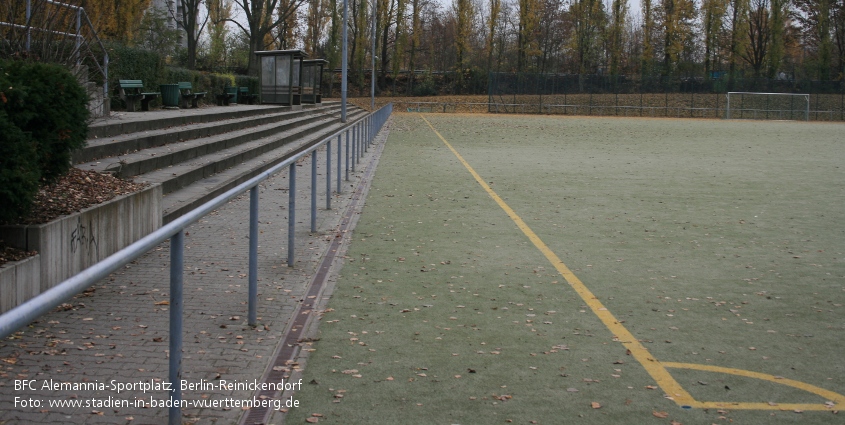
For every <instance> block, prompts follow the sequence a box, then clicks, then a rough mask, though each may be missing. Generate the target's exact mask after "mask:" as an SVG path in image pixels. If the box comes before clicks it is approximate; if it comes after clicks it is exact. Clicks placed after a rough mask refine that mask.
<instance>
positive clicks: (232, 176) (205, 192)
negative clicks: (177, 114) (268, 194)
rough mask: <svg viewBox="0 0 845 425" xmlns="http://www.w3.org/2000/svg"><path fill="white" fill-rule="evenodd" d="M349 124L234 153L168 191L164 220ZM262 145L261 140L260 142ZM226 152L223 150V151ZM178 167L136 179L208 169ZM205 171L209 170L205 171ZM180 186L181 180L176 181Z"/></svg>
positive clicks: (354, 112) (354, 115)
mask: <svg viewBox="0 0 845 425" xmlns="http://www.w3.org/2000/svg"><path fill="white" fill-rule="evenodd" d="M365 115H366V111H363V110H361V109H357V108H352V109H350V111H349V114H348V121H349V122H352V121H354V120H356V119H358V118H361V117H363V116H365ZM345 126H346V124H343V123H340V122H339V120H333V121H331V122H330V124H329V125H323V126H320V127H319V129H316V128H314V129H309V130H304V129H303V130H300V129H296V130H292V132H296V133H297V134H290V135H288V136H287V137H286V138H285V139H283V140H287V142H280V143H263V144H260V147H256V150H260V151H261V152H260V153H259V152H256V151H253V152H252V153H250V155H251V156H252V157H251V158H246V156H247V155H241V152H230V153H229V155H228V156H227V158H230V159H229V160H227V161H219V162H215V163H214V164H213V165H211V167H210V169H209V170H207V171H211V170H212V169H214V170H215V171H214V172H213V173H209V174H208V175H206V176H204V177H202V178H200V179H197V180H194V181H192V182H191V183H190V184H189V185H187V186H183V187H181V188H179V189H176V190H173V191H171V192H170V193H167V190H165V196H164V199H163V200H162V204H163V205H162V207H163V210H164V212H163V214H164V218H163V223H165V224H166V223H169V222H171V221H173V220H174V219H176V218H178V217H180V216H181V215H183V214H185V213H187V212H189V211H191V210H192V209H194V208H196V207H198V206H200V205H202V204H203V203H205V202H208V201H209V200H211V199H213V198H214V197H216V196H218V195H220V194H222V193H223V192H225V191H227V190H229V189H231V188H233V187H235V186H237V185H239V184H241V183H243V182H245V181H247V180H249V179H251V178H252V177H254V176H256V175H258V174H259V173H262V172H264V171H266V170H268V169H270V168H271V167H273V166H274V165H276V164H278V163H280V162H282V161H284V160H285V159H287V158H289V157H291V156H293V155H295V154H297V153H299V152H301V151H303V150H305V149H307V148H308V147H309V146H311V145H313V144H315V143H319V142H320V141H322V140H323V139H324V138H325V137H327V136H330V135H331V134H332V133H334V132H336V131H338V130H341V129H342V128H344V127H345ZM274 138H278V136H277V137H269V138H266V139H274ZM256 144H259V143H256ZM244 146H245V145H244ZM268 146H275V148H273V149H271V150H266V151H265V150H264V149H266V147H268ZM220 154H222V151H221V152H220ZM224 163H225V164H231V165H230V166H229V168H226V169H222V170H219V169H217V168H219V167H220V166H222V165H223V164H224ZM174 168H177V167H169V168H166V169H164V170H160V171H159V172H157V173H159V174H157V175H156V176H153V175H152V173H151V174H149V175H145V176H139V177H138V178H136V181H143V179H145V178H150V179H151V181H152V179H161V178H167V176H166V174H167V173H168V172H169V173H171V177H173V178H175V179H178V178H179V176H178V175H176V174H180V173H181V174H183V175H184V174H189V173H194V172H197V170H198V169H199V168H203V169H205V167H203V166H202V165H195V166H194V167H193V168H192V169H190V170H189V169H187V168H190V167H186V169H178V170H174ZM203 172H205V171H203ZM175 184H176V185H178V184H179V183H178V182H177V183H175Z"/></svg>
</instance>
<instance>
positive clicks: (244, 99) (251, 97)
mask: <svg viewBox="0 0 845 425" xmlns="http://www.w3.org/2000/svg"><path fill="white" fill-rule="evenodd" d="M256 100H258V95H257V94H249V87H241V88H240V89H239V90H238V103H241V104H243V103H246V104H249V105H252V104H254V103H255V101H256Z"/></svg>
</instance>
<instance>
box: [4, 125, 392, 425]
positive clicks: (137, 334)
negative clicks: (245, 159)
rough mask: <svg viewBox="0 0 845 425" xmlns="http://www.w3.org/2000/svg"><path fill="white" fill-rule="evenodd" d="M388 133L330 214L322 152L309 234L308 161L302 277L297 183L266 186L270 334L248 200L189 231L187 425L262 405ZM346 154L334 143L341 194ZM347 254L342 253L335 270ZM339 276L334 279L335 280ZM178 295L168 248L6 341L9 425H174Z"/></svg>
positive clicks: (264, 258)
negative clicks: (250, 313) (291, 259)
mask: <svg viewBox="0 0 845 425" xmlns="http://www.w3.org/2000/svg"><path fill="white" fill-rule="evenodd" d="M177 112H178V111H177ZM165 113H166V112H165ZM387 133H388V131H382V133H381V134H380V135H379V137H378V138H377V140H376V143H375V144H374V145H373V147H371V148H370V149H369V152H367V153H365V156H364V157H363V158H362V159H361V162H360V164H358V166H357V168H356V171H355V172H350V181H343V182H342V183H343V184H342V187H343V193H342V194H340V195H338V194H337V193H334V192H333V200H332V210H330V211H327V210H326V209H325V204H326V200H325V180H324V178H325V175H324V174H325V163H324V161H325V159H326V153H325V149H321V150H320V151H319V153H318V170H320V171H318V174H319V176H318V194H319V195H318V203H317V205H318V208H319V211H318V232H317V233H315V234H311V233H310V232H309V230H310V229H309V222H310V200H309V199H310V198H309V196H310V182H311V166H310V159H309V160H307V161H301V163H300V167H299V168H298V169H297V193H298V195H297V204H296V219H297V220H296V221H297V230H296V232H297V234H296V237H297V238H296V258H297V260H296V263H295V266H294V267H288V266H287V264H286V259H287V252H286V247H287V217H288V205H287V204H288V190H287V189H288V173H287V172H282V173H280V174H279V175H277V176H275V177H273V178H271V179H269V180H267V181H265V182H264V183H262V184H261V185H260V190H259V192H260V213H259V221H260V227H259V231H260V240H259V246H260V248H259V259H258V269H259V281H258V285H259V308H258V317H259V323H260V325H259V326H258V327H257V328H255V329H253V328H251V327H249V326H248V325H247V324H246V316H247V261H248V258H247V250H248V248H247V242H248V239H247V235H248V226H249V220H248V211H249V209H248V208H249V205H248V204H249V197H248V195H247V194H245V195H242V196H241V197H239V198H237V199H235V200H232V201H231V202H230V203H229V204H227V205H226V206H224V207H223V208H220V209H219V210H217V211H215V212H213V213H212V214H210V215H208V216H206V217H205V218H203V219H202V220H200V221H199V222H198V223H196V224H194V225H193V226H191V227H189V228H188V229H187V230H186V237H185V293H184V336H183V338H184V354H183V379H184V380H185V381H186V382H187V383H189V384H193V385H195V387H194V388H189V389H186V390H184V391H183V398H184V399H185V400H186V401H187V402H188V403H189V404H188V407H186V408H183V409H182V414H183V422H184V423H201V424H233V423H237V422H238V421H240V420H241V419H242V418H243V417H245V414H246V413H247V410H246V409H245V408H243V405H242V404H240V403H242V401H243V400H252V399H253V396H254V394H255V391H252V390H251V388H249V385H244V384H250V383H253V382H254V381H256V380H257V381H258V382H261V380H262V377H263V376H264V375H265V372H267V370H268V368H269V365H271V364H272V363H271V362H272V361H273V357H274V354H275V353H276V352H277V350H278V349H279V348H280V347H279V346H280V341H282V340H283V339H284V336H285V331H286V329H287V328H288V326H289V324H290V323H291V319H292V314H293V313H294V312H295V311H296V309H297V307H298V305H299V304H300V303H302V302H303V300H304V299H305V297H306V287H307V285H308V284H309V283H310V282H311V280H312V277H313V275H314V273H315V270H316V269H317V267H318V265H319V263H320V262H321V260H322V259H323V257H324V256H325V255H326V249H327V247H328V246H329V244H330V242H331V241H332V240H333V239H335V238H338V237H342V236H343V237H346V235H345V234H341V233H340V232H338V230H337V229H338V228H339V225H340V220H341V218H342V216H343V214H344V212H345V211H346V209H347V207H348V206H349V204H350V200H351V197H352V193H353V191H354V190H356V188H358V187H359V185H363V189H366V187H367V186H368V184H369V181H368V180H367V179H364V178H363V177H364V170H366V169H367V166H369V165H370V164H372V166H375V163H376V162H377V156H378V155H377V152H379V151H380V150H377V149H375V148H374V147H375V146H377V145H378V144H381V143H383V142H384V141H385V140H386V138H387ZM336 149H337V147H336V141H335V144H333V149H332V190H333V191H334V190H335V189H336V183H335V182H336V175H335V174H334V173H335V172H336V164H337V163H336V161H337V156H336V155H337V150H336ZM365 193H366V191H365V190H364V194H365ZM358 205H359V208H360V206H361V205H363V204H362V203H359V204H358ZM354 216H355V218H356V219H357V213H355V214H354ZM353 224H354V223H353ZM344 251H345V244H342V245H341V249H340V252H339V253H338V254H341V255H339V256H338V257H339V261H338V262H336V263H335V264H334V266H333V271H335V272H336V270H337V268H338V267H339V266H340V264H341V263H342V252H344ZM334 275H335V273H329V279H328V280H329V281H332V280H333V276H334ZM328 285H329V286H330V285H331V283H329V284H328ZM168 292H169V247H168V244H167V243H164V244H162V245H161V246H159V247H157V248H156V249H155V250H153V251H151V252H149V253H147V254H146V255H144V256H142V257H140V258H139V259H138V260H136V261H134V262H132V263H131V264H130V265H127V266H126V267H125V269H124V270H123V271H121V272H119V273H114V274H113V275H112V276H111V277H110V278H108V279H106V280H105V281H103V282H100V283H98V284H96V285H94V286H93V287H92V288H90V290H89V291H88V292H86V293H84V294H81V295H79V296H77V297H75V298H74V299H72V300H70V301H68V303H67V304H65V305H64V306H63V308H61V309H59V310H57V311H54V312H51V313H49V314H47V315H45V316H43V317H42V318H41V319H40V320H38V321H37V322H35V323H33V324H32V325H31V326H30V327H29V328H28V329H26V330H25V331H23V332H19V333H18V334H16V335H15V336H13V337H10V338H9V339H7V340H5V341H2V343H0V378H2V380H0V394H2V398H1V399H2V401H0V405H2V407H0V424H30V423H38V424H44V423H74V424H94V423H110V424H112V423H126V424H162V423H166V422H167V416H168V409H167V408H166V407H165V408H162V407H156V406H155V405H156V404H157V403H158V402H160V401H164V400H166V399H167V398H168V392H167V391H165V390H164V389H163V388H160V386H161V385H160V384H161V383H162V382H164V381H166V380H167V376H168V343H169V337H168V323H169V313H168V305H167V303H166V301H167V300H168V299H169V293H168ZM291 369H294V370H295V369H296V365H295V364H294V365H291ZM224 382H225V383H229V384H235V385H233V386H231V387H229V386H223V385H221V383H224ZM238 384H240V385H238ZM31 387H32V388H31ZM245 387H246V388H245ZM195 402H204V403H208V404H209V405H210V406H207V407H201V406H194V405H193V403H195ZM56 403H70V404H66V405H64V406H59V405H56ZM270 403H271V404H272V403H274V401H272V400H271V401H270ZM282 403H284V400H283V401H282ZM73 404H76V405H73ZM282 407H284V406H282ZM271 410H272V409H271Z"/></svg>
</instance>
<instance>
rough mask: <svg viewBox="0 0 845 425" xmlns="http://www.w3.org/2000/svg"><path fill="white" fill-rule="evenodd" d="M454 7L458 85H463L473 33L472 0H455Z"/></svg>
mask: <svg viewBox="0 0 845 425" xmlns="http://www.w3.org/2000/svg"><path fill="white" fill-rule="evenodd" d="M452 7H453V9H454V12H455V23H456V25H455V32H456V34H455V53H456V56H457V60H456V64H455V65H456V68H457V71H458V87H459V88H460V87H462V86H463V76H464V69H466V68H467V66H466V60H467V57H468V56H469V53H470V37H471V33H472V17H473V10H472V3H471V2H470V0H454V3H453V4H452Z"/></svg>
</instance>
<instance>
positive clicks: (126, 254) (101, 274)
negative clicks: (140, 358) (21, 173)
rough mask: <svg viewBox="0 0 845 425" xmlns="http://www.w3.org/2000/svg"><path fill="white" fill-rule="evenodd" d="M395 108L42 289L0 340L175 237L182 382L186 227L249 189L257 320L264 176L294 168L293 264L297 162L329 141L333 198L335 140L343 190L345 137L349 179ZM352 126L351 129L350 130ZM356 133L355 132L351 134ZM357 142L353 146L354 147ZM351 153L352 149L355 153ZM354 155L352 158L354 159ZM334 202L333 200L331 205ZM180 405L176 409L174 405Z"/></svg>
mask: <svg viewBox="0 0 845 425" xmlns="http://www.w3.org/2000/svg"><path fill="white" fill-rule="evenodd" d="M392 111H393V104H392V103H389V104H387V105H385V106H383V107H382V108H380V109H379V110H377V111H375V112H373V113H370V114H369V115H366V116H364V117H362V118H360V119H358V120H356V121H354V122H353V123H352V124H350V125H348V126H346V127H344V128H343V129H341V130H338V131H336V132H334V133H332V134H331V135H330V136H328V137H326V138H324V139H322V140H321V141H320V142H318V143H316V144H314V145H311V146H310V147H308V148H307V149H305V150H303V151H302V152H299V153H297V154H295V155H293V156H292V157H290V158H288V159H286V160H284V161H282V162H280V163H279V164H277V165H275V166H273V167H272V168H270V169H268V170H267V171H264V172H262V173H261V174H259V175H257V176H255V177H253V178H251V179H250V180H248V181H246V182H244V183H241V184H240V185H238V186H236V187H234V188H232V189H230V190H228V191H227V192H225V193H223V194H221V195H219V196H217V197H216V198H214V199H212V200H210V201H208V202H206V203H204V204H202V205H200V206H199V207H197V208H195V209H193V210H191V211H190V212H188V213H186V214H185V215H183V216H181V217H179V218H177V219H176V220H174V221H172V222H170V223H168V224H166V225H164V226H163V227H161V228H159V229H158V230H156V231H154V232H152V233H150V234H149V235H147V236H145V237H143V238H141V239H140V240H138V241H136V242H134V243H133V244H131V245H129V246H127V247H126V248H123V249H121V250H120V251H118V252H116V253H114V254H112V255H110V256H109V257H107V258H105V259H103V260H102V261H100V262H98V263H96V264H94V265H92V266H91V267H88V268H87V269H85V270H83V271H82V272H80V273H79V274H77V275H75V276H73V277H71V278H69V279H67V280H65V281H63V282H61V283H59V284H58V285H56V286H54V287H53V288H50V289H49V290H47V291H45V292H42V293H41V294H39V295H37V296H36V297H34V298H32V299H30V300H29V301H27V302H25V303H23V304H21V305H19V306H17V307H15V308H13V309H12V310H9V311H8V312H6V313H4V314H3V315H0V339H4V338H6V337H8V336H9V335H11V334H12V333H14V332H15V331H17V330H18V329H20V328H22V327H24V326H26V325H27V324H29V323H31V322H32V321H34V320H35V319H37V318H38V317H39V316H41V315H43V314H44V313H47V312H49V311H50V310H52V309H53V308H55V307H56V306H58V305H60V304H61V303H62V302H64V301H65V300H67V299H69V298H70V297H72V296H74V295H76V294H78V293H80V292H82V291H83V290H85V289H86V288H88V287H90V286H91V285H94V284H95V283H97V282H98V281H100V280H101V279H103V278H106V277H108V275H109V274H110V273H112V272H114V271H115V270H117V269H119V268H120V267H122V266H124V265H126V264H127V263H129V262H130V261H132V260H135V259H136V258H138V257H140V256H141V255H143V254H145V253H147V252H148V251H150V250H152V249H153V248H155V247H156V246H157V245H159V244H160V243H162V242H164V241H165V240H167V239H170V244H171V246H170V255H171V265H170V376H169V378H170V382H179V380H180V379H181V375H182V370H181V363H182V361H181V356H182V354H181V353H182V337H181V335H182V272H183V270H184V266H183V264H182V262H183V258H182V252H183V242H184V231H185V228H187V227H188V226H190V225H191V224H193V223H196V222H197V221H199V220H200V219H201V218H203V217H204V216H206V215H207V214H209V213H210V212H212V211H213V210H215V209H217V208H219V207H221V206H222V205H224V204H225V203H226V202H228V201H230V200H231V199H233V198H235V197H236V196H239V195H241V194H242V193H244V192H246V191H247V190H249V191H250V214H249V216H250V226H249V227H250V230H249V234H250V236H249V245H250V246H249V257H250V259H249V295H248V296H249V302H248V304H249V313H248V316H249V317H248V322H249V324H250V325H253V326H254V325H255V324H256V321H257V318H256V311H257V302H258V301H257V292H258V289H257V285H258V284H257V279H258V277H257V275H258V267H257V256H258V252H257V251H258V184H259V183H261V182H263V181H264V180H267V179H269V178H270V177H271V176H272V175H274V174H276V173H278V172H279V171H281V170H283V169H284V168H285V167H288V168H289V169H290V177H291V179H290V183H289V184H290V187H289V189H288V193H289V202H290V208H289V214H288V266H293V263H294V261H293V259H294V250H293V246H294V243H293V242H294V239H293V237H294V232H293V230H294V224H295V223H296V220H295V216H294V212H295V201H294V200H295V194H296V162H297V161H298V160H300V159H302V158H304V157H306V156H308V155H309V154H310V155H312V157H313V159H312V160H313V161H314V162H313V164H312V170H314V169H316V160H317V158H316V151H317V149H319V148H321V147H322V146H323V145H326V146H327V149H326V157H327V159H328V161H327V164H326V169H327V173H326V179H327V181H326V190H327V192H329V193H328V195H329V196H327V197H329V198H330V191H331V184H330V183H331V180H332V176H331V156H332V152H331V150H332V149H331V142H332V140H334V139H335V138H337V141H338V146H337V158H338V163H337V182H338V185H337V188H338V192H340V188H341V185H340V171H341V170H340V168H341V167H340V165H341V161H340V159H341V143H340V142H341V136H342V135H343V134H346V171H347V174H346V180H349V167H350V165H351V166H352V168H353V171H354V166H355V163H356V162H358V161H359V160H360V157H361V156H362V155H363V153H362V151H363V150H364V149H366V148H367V146H369V145H370V144H371V143H372V142H373V141H374V139H375V135H376V134H377V133H378V131H379V130H380V129H381V128H382V126H384V124H385V123H386V122H387V119H388V118H389V117H390V114H391V113H392ZM350 131H351V133H350ZM350 134H351V135H352V137H351V138H350ZM350 142H351V146H350ZM350 153H351V154H352V155H351V157H350ZM350 159H351V163H350ZM311 178H312V184H311V197H312V203H311V206H312V209H311V226H312V229H313V228H314V226H315V222H316V202H314V201H313V200H314V199H316V186H317V184H316V179H317V173H316V172H313V173H312V177H311ZM328 205H330V204H329V203H328V201H327V206H328ZM171 399H173V400H181V391H180V390H179V386H178V385H174V386H173V387H172V390H171ZM173 404H174V405H175V407H171V408H170V409H171V410H170V423H171V424H173V425H175V424H179V423H181V409H180V408H179V407H178V406H179V403H173ZM174 409H175V410H174Z"/></svg>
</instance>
